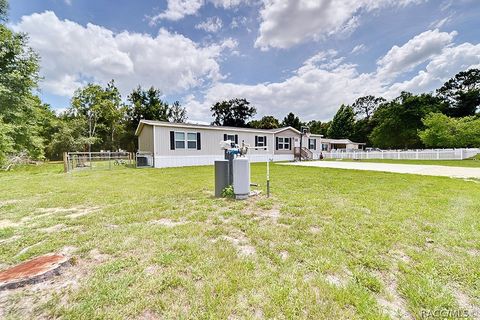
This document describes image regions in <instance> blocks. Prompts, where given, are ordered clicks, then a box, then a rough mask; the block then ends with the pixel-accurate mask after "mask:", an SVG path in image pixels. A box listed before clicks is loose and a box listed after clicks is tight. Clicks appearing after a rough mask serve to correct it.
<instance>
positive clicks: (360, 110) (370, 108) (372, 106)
mask: <svg viewBox="0 0 480 320" xmlns="http://www.w3.org/2000/svg"><path fill="white" fill-rule="evenodd" d="M386 101H387V100H385V99H384V98H382V97H379V98H377V97H375V96H364V97H360V98H358V99H357V100H355V102H354V103H353V104H352V108H353V111H354V112H355V115H356V116H357V117H359V118H366V119H367V120H368V119H370V117H371V116H372V115H373V114H374V113H375V110H377V108H378V107H379V106H380V105H381V104H382V103H385V102H386Z"/></svg>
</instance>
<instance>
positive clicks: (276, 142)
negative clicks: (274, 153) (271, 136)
mask: <svg viewBox="0 0 480 320" xmlns="http://www.w3.org/2000/svg"><path fill="white" fill-rule="evenodd" d="M275 150H278V137H275Z"/></svg>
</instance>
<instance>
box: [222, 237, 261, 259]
mask: <svg viewBox="0 0 480 320" xmlns="http://www.w3.org/2000/svg"><path fill="white" fill-rule="evenodd" d="M221 238H222V239H223V240H226V241H228V242H230V243H231V244H232V245H233V246H234V247H235V248H236V249H237V252H238V255H239V256H241V257H250V256H254V255H255V254H256V252H257V250H256V249H255V247H253V246H252V245H250V242H249V240H248V238H247V237H246V236H245V234H244V233H243V232H241V231H236V232H233V233H232V235H228V236H227V235H225V236H222V237H221Z"/></svg>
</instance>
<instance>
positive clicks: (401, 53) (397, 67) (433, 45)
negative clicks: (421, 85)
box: [377, 29, 457, 77]
mask: <svg viewBox="0 0 480 320" xmlns="http://www.w3.org/2000/svg"><path fill="white" fill-rule="evenodd" d="M456 34H457V33H456V32H455V31H453V32H450V33H447V32H440V31H438V29H435V30H428V31H425V32H423V33H421V34H419V35H417V36H415V37H413V38H412V39H410V40H409V41H408V42H407V43H405V44H404V45H403V46H401V47H399V46H393V47H392V48H391V49H390V50H389V51H388V52H387V54H386V55H385V56H384V57H383V58H381V59H380V60H378V62H377V64H378V66H379V70H378V73H379V74H380V75H381V76H384V77H395V76H396V75H398V74H399V73H402V72H407V71H411V70H412V69H413V68H415V67H416V66H418V65H419V64H421V63H423V62H425V61H427V60H428V59H429V58H431V57H433V56H435V55H438V54H440V53H441V52H442V51H443V49H444V48H445V47H446V46H448V45H449V44H450V43H451V42H452V40H453V38H454V37H455V36H456Z"/></svg>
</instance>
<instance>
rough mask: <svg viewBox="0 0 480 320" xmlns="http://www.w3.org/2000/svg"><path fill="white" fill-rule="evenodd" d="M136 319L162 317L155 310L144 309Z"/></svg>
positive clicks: (146, 319)
mask: <svg viewBox="0 0 480 320" xmlns="http://www.w3.org/2000/svg"><path fill="white" fill-rule="evenodd" d="M137 319H138V320H159V319H162V318H161V317H160V316H159V315H157V314H156V313H155V312H152V311H150V310H147V311H144V312H143V313H142V314H141V315H140V316H139V317H138V318H137Z"/></svg>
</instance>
